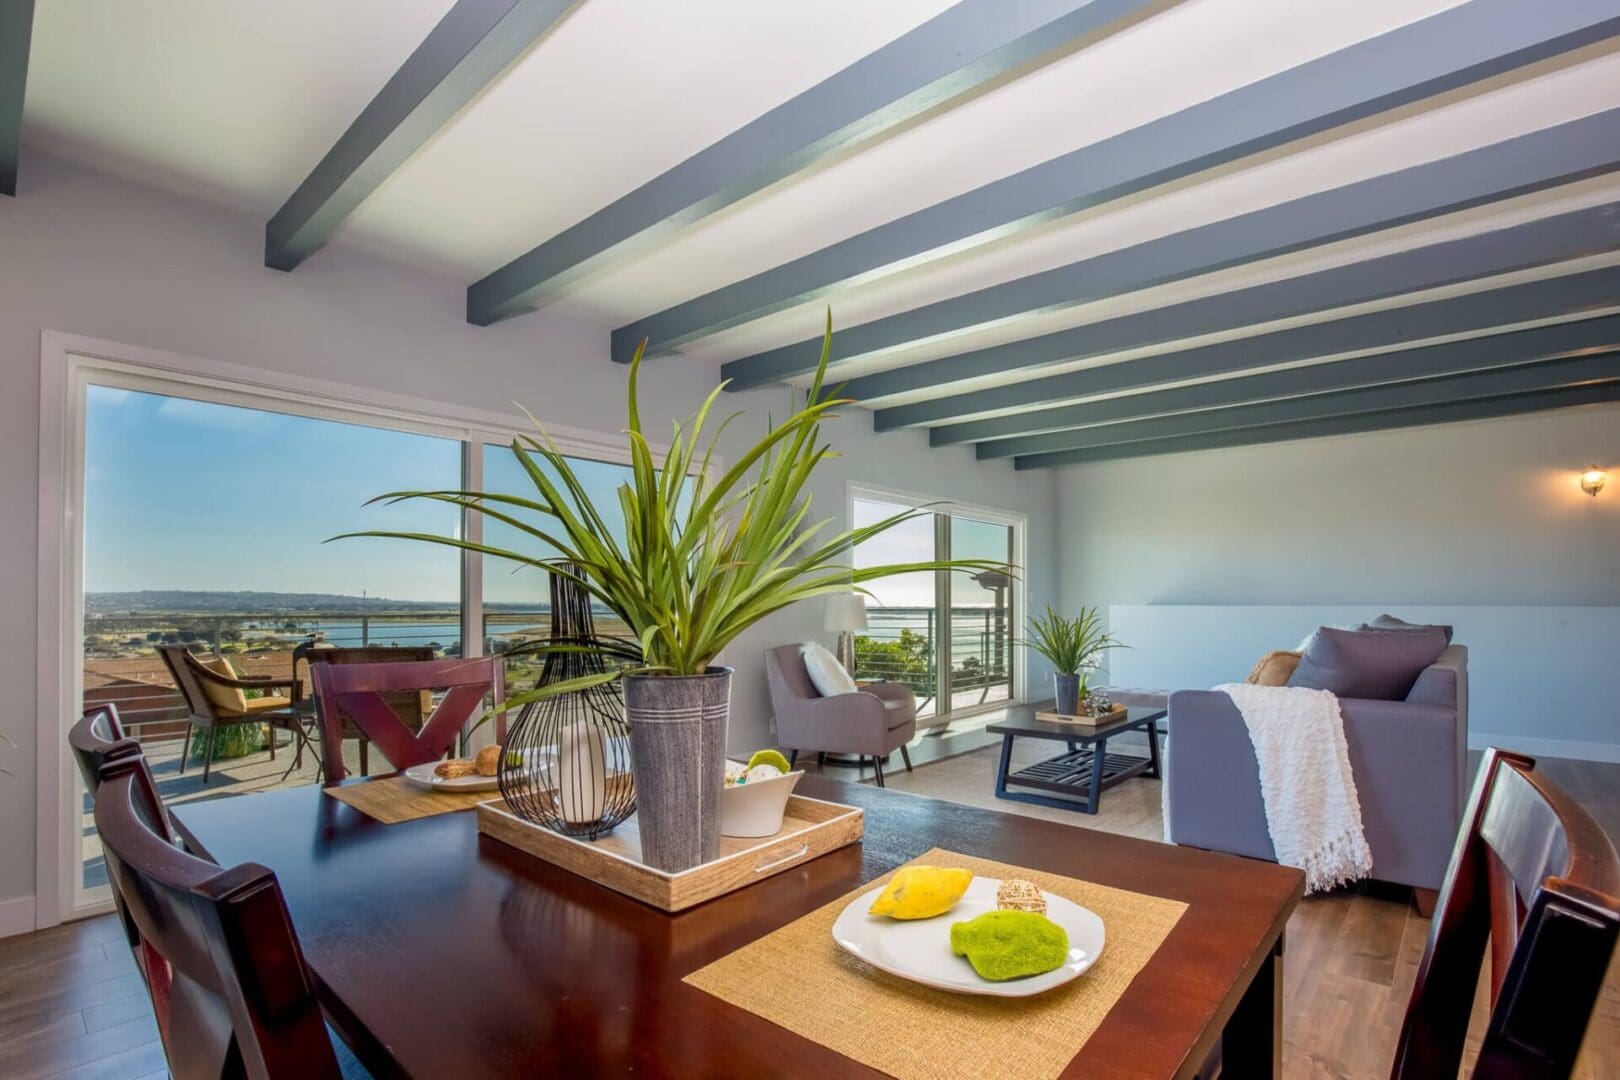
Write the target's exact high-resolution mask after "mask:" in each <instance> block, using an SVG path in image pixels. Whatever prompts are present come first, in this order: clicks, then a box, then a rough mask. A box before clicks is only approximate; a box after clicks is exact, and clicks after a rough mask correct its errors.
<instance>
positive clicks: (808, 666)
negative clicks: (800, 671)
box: [799, 641, 860, 697]
mask: <svg viewBox="0 0 1620 1080" xmlns="http://www.w3.org/2000/svg"><path fill="white" fill-rule="evenodd" d="M799 655H800V656H802V657H804V670H805V671H807V672H809V674H810V685H812V686H814V687H815V688H816V693H818V694H820V695H821V696H822V697H837V696H838V695H839V694H853V693H855V692H856V691H857V690H858V689H860V688H859V687H857V686H856V685H855V680H854V679H852V678H850V677H849V672H847V671H845V670H844V665H843V664H840V663H839V662H838V657H836V656H834V655H833V654H832V653H831V652H830V651H829V650H828V648H827V646H825V645H823V644H821V643H820V642H819V641H807V642H805V643H804V644H803V645H800V646H799Z"/></svg>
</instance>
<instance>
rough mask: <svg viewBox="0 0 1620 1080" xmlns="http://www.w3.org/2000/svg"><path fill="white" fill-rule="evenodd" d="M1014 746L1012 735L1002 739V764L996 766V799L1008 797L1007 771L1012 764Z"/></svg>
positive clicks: (1004, 736)
mask: <svg viewBox="0 0 1620 1080" xmlns="http://www.w3.org/2000/svg"><path fill="white" fill-rule="evenodd" d="M1012 744H1013V737H1012V736H1011V735H1003V736H1002V737H1001V763H1000V764H999V765H997V766H996V797H997V798H1000V799H1004V798H1006V797H1007V769H1008V767H1009V765H1010V764H1011V763H1012Z"/></svg>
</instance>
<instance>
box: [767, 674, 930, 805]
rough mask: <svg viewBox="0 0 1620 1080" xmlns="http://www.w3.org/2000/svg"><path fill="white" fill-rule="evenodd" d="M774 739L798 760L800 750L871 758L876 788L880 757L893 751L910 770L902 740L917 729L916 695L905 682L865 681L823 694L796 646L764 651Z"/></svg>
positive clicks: (880, 781) (880, 774) (881, 783)
mask: <svg viewBox="0 0 1620 1080" xmlns="http://www.w3.org/2000/svg"><path fill="white" fill-rule="evenodd" d="M765 679H766V682H768V683H769V684H770V690H771V710H772V712H774V713H775V714H776V738H777V741H778V742H780V743H781V745H782V746H783V747H784V748H785V749H787V750H788V751H789V752H790V757H791V758H792V759H793V760H794V761H795V762H797V760H798V757H799V751H801V750H810V751H815V752H817V753H822V754H829V753H831V754H855V755H857V756H859V757H861V758H863V759H864V758H871V759H872V766H873V772H874V773H875V774H876V779H877V783H878V786H879V787H882V786H884V780H883V759H884V758H886V757H888V756H889V755H890V754H891V753H893V752H894V751H896V750H899V751H900V756H901V757H902V758H903V759H904V761H905V763H906V771H907V772H910V771H911V755H910V754H909V753H907V752H906V743H908V742H910V741H911V740H912V737H913V736H915V735H916V734H917V697H916V695H915V694H913V693H912V691H911V687H909V686H907V685H906V684H905V683H886V682H878V683H867V684H866V685H864V686H862V687H861V689H860V691H859V692H857V693H854V694H839V695H838V696H836V697H822V696H821V694H820V693H818V692H817V690H816V688H815V686H814V684H812V683H811V682H810V673H809V672H807V671H806V670H805V668H804V658H803V657H802V656H801V655H800V654H799V646H797V645H779V646H777V647H776V648H774V649H767V650H765Z"/></svg>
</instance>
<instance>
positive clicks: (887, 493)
mask: <svg viewBox="0 0 1620 1080" xmlns="http://www.w3.org/2000/svg"><path fill="white" fill-rule="evenodd" d="M845 489H846V491H845V497H844V513H845V520H846V521H847V522H849V523H850V524H851V525H852V524H853V522H854V520H855V500H856V499H865V500H867V501H877V502H887V503H893V504H895V505H896V506H911V507H917V508H926V509H928V510H929V511H930V512H931V513H935V514H946V515H950V516H955V517H965V518H971V519H973V520H975V521H985V522H989V523H991V524H993V525H1006V526H1009V527H1010V528H1011V529H1012V531H1013V563H1014V565H1015V566H1017V567H1018V573H1017V574H1016V575H1015V576H1014V578H1013V587H1012V610H1013V617H1014V618H1015V619H1023V618H1026V617H1027V613H1028V611H1029V608H1028V603H1029V582H1028V566H1029V515H1027V514H1022V513H1019V512H1018V511H1015V510H1005V509H1002V508H1001V507H996V506H985V505H982V504H978V503H970V502H963V501H962V500H960V499H952V498H947V497H945V496H941V495H926V494H923V493H921V492H916V491H908V490H906V489H904V488H894V487H885V486H882V485H878V484H868V483H863V482H861V481H858V480H850V481H847V482H846V484H845ZM936 540H937V537H936ZM936 550H938V549H937V546H936ZM941 573H942V574H944V573H945V572H944V571H941ZM935 595H936V599H937V596H938V592H937V590H936V594H935ZM946 596H947V597H948V596H949V590H948V589H947V590H946ZM948 625H949V620H948V617H947V619H945V620H942V622H941V626H942V627H948ZM1007 632H1008V634H1009V635H1011V636H1014V637H1016V636H1017V634H1018V627H1017V626H1009V627H1008V628H1007ZM1013 653H1014V656H1013V662H1012V665H1011V670H1012V676H1013V685H1012V690H1011V692H1010V693H1009V694H1008V700H1007V701H1006V702H987V703H986V704H984V705H982V706H978V707H975V708H971V709H966V710H961V711H956V710H953V711H949V712H944V713H939V714H938V715H940V716H941V717H944V718H964V717H971V716H974V715H977V714H979V713H985V712H992V711H994V710H996V709H998V708H1004V707H1006V706H1007V705H1013V704H1024V703H1027V702H1028V701H1029V700H1030V698H1029V655H1028V654H1029V650H1028V649H1022V648H1016V647H1015V648H1013ZM949 666H950V660H949V656H948V655H947V657H946V661H945V663H943V664H941V665H940V670H941V671H942V672H943V671H945V670H947V669H948V668H949ZM945 678H946V676H943V675H942V676H941V680H942V683H943V681H944V679H945Z"/></svg>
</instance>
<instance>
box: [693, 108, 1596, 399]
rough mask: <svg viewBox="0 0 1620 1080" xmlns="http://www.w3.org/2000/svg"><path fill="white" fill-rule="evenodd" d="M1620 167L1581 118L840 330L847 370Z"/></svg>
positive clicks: (973, 369)
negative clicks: (878, 356)
mask: <svg viewBox="0 0 1620 1080" xmlns="http://www.w3.org/2000/svg"><path fill="white" fill-rule="evenodd" d="M1616 169H1620V109H1611V110H1609V111H1608V112H1603V113H1597V114H1595V115H1593V116H1587V117H1583V118H1581V119H1580V120H1576V121H1572V122H1571V123H1568V124H1559V125H1557V126H1555V127H1551V128H1547V129H1544V130H1542V131H1535V132H1531V133H1530V134H1528V135H1521V136H1518V137H1516V138H1512V139H1507V140H1505V141H1503V142H1500V143H1495V144H1492V145H1490V146H1484V147H1481V148H1479V149H1477V150H1470V151H1468V152H1466V153H1462V154H1457V155H1455V156H1453V157H1449V158H1442V159H1440V160H1439V161H1431V162H1426V163H1424V164H1422V165H1415V166H1412V167H1411V168H1407V169H1399V170H1397V171H1395V172H1391V173H1385V174H1383V175H1381V176H1375V177H1372V178H1371V179H1368V180H1361V181H1357V182H1355V183H1352V184H1346V185H1344V186H1343V187H1337V188H1332V189H1330V190H1328V191H1322V192H1316V193H1313V194H1310V195H1306V196H1304V197H1302V198H1298V199H1292V200H1290V201H1288V202H1284V203H1279V204H1277V205H1275V206H1268V207H1265V208H1264V209H1261V210H1255V211H1253V212H1251V213H1247V214H1241V215H1239V216H1237V217H1233V218H1227V219H1225V220H1223V221H1216V222H1213V223H1211V224H1208V225H1202V226H1199V227H1197V228H1193V229H1187V230H1185V231H1183V232H1179V233H1173V234H1171V235H1169V236H1164V237H1159V238H1157V239H1154V240H1149V241H1147V242H1146V243H1142V244H1136V245H1133V246H1131V247H1126V248H1121V249H1118V250H1116V251H1110V252H1105V253H1104V254H1102V255H1097V256H1095V257H1093V258H1089V259H1084V260H1082V261H1080V262H1075V263H1070V264H1068V265H1067V266H1059V267H1055V268H1053V269H1051V270H1046V271H1043V272H1041V273H1038V274H1031V275H1029V276H1028V277H1022V278H1017V279H1015V280H1013V281H1008V282H1003V283H1002V284H1000V285H993V286H991V287H989V288H986V289H979V290H976V291H974V292H970V293H964V294H962V295H960V296H953V297H951V298H950V299H948V300H941V301H939V302H938V303H934V304H929V305H926V306H924V307H920V308H914V309H912V310H910V311H904V312H901V313H899V314H897V315H890V316H887V317H885V318H881V319H875V320H873V321H872V322H867V323H861V324H859V325H857V326H846V327H843V328H841V329H840V330H839V331H838V336H837V338H836V339H835V341H834V346H835V348H836V349H837V357H838V359H839V360H853V359H857V358H859V357H863V356H868V355H871V354H875V353H882V352H886V351H889V350H892V349H894V348H897V347H899V346H903V345H908V344H915V343H919V342H931V343H938V342H946V341H950V340H951V339H953V338H957V337H960V336H961V335H963V334H965V333H970V332H972V331H975V330H981V329H985V328H987V327H991V326H995V325H999V324H1004V323H1007V322H1010V321H1012V320H1016V319H1019V318H1027V317H1029V316H1032V315H1048V314H1051V313H1052V312H1056V311H1063V310H1065V309H1067V308H1073V307H1079V306H1080V305H1082V304H1090V303H1094V302H1096V301H1098V300H1105V299H1108V298H1110V297H1117V296H1122V295H1124V294H1126V293H1130V292H1135V291H1137V290H1139V289H1147V288H1152V287H1154V286H1158V285H1166V284H1169V283H1171V282H1175V281H1182V280H1185V279H1187V278H1192V277H1197V276H1199V275H1202V274H1209V273H1214V272H1216V271H1219V270H1228V269H1231V268H1233V267H1236V266H1241V265H1243V264H1244V263H1249V262H1257V261H1259V260H1262V259H1270V258H1275V257H1277V256H1279V255H1286V254H1289V253H1291V252H1296V251H1300V250H1303V249H1305V248H1311V247H1316V246H1318V245H1322V244H1331V243H1336V242H1339V241H1342V240H1348V239H1351V238H1353V237H1358V236H1365V235H1367V234H1369V233H1374V232H1378V231H1380V230H1383V229H1391V228H1395V227H1397V226H1401V225H1410V224H1412V223H1413V222H1418V221H1423V220H1425V219H1428V218H1434V217H1439V216H1441V215H1443V214H1450V213H1455V212H1457V211H1460V210H1466V209H1469V208H1471V207H1476V206H1480V205H1483V204H1486V203H1491V202H1496V201H1499V200H1502V199H1509V198H1513V197H1514V196H1517V195H1524V194H1527V193H1530V192H1534V191H1541V190H1544V189H1546V188H1550V187H1555V186H1557V185H1559V184H1567V183H1572V182H1574V181H1577V180H1582V179H1585V178H1587V177H1591V176H1596V175H1600V174H1602V173H1606V172H1612V171H1614V170H1616ZM969 355H970V357H971V361H972V362H971V363H970V362H968V361H967V360H964V358H963V357H962V356H948V357H943V358H940V359H937V360H927V361H923V362H921V363H914V364H908V365H905V366H903V367H896V368H891V369H889V370H887V371H878V372H876V373H874V374H871V375H866V376H863V377H861V378H859V379H856V380H854V381H853V382H851V383H850V386H849V392H850V393H851V394H854V395H856V396H858V397H861V398H863V399H867V400H872V399H877V398H883V397H889V396H892V395H895V394H906V393H910V392H912V391H914V390H920V389H926V388H931V387H937V386H942V385H944V384H946V383H949V382H953V381H960V380H965V379H973V378H978V377H980V376H984V375H997V374H1001V373H1002V372H1003V370H1005V369H1003V368H1000V367H998V366H997V364H998V356H997V354H995V353H993V352H985V351H983V350H978V351H975V352H973V353H971V354H969ZM820 356H821V340H820V339H819V338H817V339H815V340H813V341H811V340H806V341H801V342H795V343H794V344H792V345H786V346H783V347H781V348H779V349H771V350H769V351H767V352H762V353H758V354H756V355H754V356H749V357H745V358H743V359H740V360H733V361H732V362H730V363H728V364H726V365H724V367H723V368H722V372H721V373H722V375H723V376H724V377H725V378H727V379H730V380H731V388H732V389H748V388H749V387H753V386H758V385H761V384H763V383H769V382H775V381H777V380H779V379H782V378H788V377H791V376H795V375H803V374H805V373H807V372H811V371H814V370H815V367H816V363H817V361H818V360H819V359H820Z"/></svg>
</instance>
